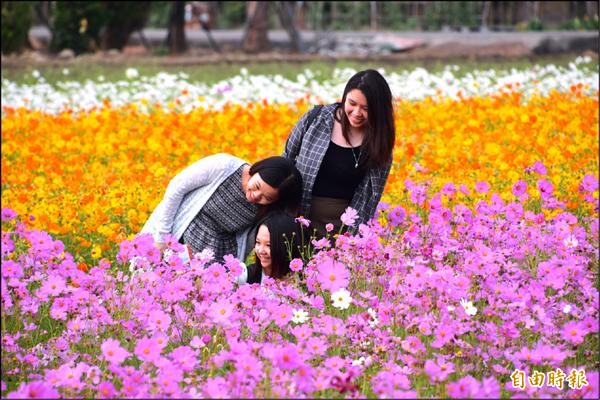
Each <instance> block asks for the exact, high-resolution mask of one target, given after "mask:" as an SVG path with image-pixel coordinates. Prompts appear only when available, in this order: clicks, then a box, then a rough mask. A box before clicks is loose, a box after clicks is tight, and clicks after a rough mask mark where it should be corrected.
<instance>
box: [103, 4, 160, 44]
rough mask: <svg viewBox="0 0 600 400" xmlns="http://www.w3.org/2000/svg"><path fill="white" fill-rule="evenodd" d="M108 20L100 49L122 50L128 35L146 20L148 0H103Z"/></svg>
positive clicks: (149, 5)
mask: <svg viewBox="0 0 600 400" xmlns="http://www.w3.org/2000/svg"><path fill="white" fill-rule="evenodd" d="M103 5H104V7H105V8H106V10H107V12H108V22H107V25H106V29H105V30H104V32H103V34H102V49H104V50H108V49H119V50H122V49H123V47H125V45H126V44H127V41H128V40H129V36H131V34H132V33H133V32H135V31H139V30H141V29H142V28H143V27H144V26H145V25H146V22H147V21H148V16H149V14H150V9H151V5H152V2H150V1H104V2H103Z"/></svg>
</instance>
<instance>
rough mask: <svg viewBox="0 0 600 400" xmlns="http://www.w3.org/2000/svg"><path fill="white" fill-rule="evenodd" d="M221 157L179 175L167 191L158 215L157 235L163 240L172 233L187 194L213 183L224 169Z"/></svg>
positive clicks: (202, 162)
mask: <svg viewBox="0 0 600 400" xmlns="http://www.w3.org/2000/svg"><path fill="white" fill-rule="evenodd" d="M223 166H224V165H223V162H222V161H221V158H220V157H219V155H218V154H217V155H212V156H208V157H205V158H202V159H200V160H198V161H196V162H195V163H193V164H191V165H190V166H188V167H186V168H185V169H184V170H183V171H181V172H180V173H178V174H177V175H176V176H175V177H174V178H173V179H171V182H169V185H168V186H167V190H166V191H165V195H164V197H163V200H162V202H161V203H162V204H161V207H160V209H157V210H156V211H158V212H159V214H158V215H157V233H158V235H159V236H160V237H161V238H162V237H164V235H167V234H170V233H172V228H173V220H174V219H175V215H176V214H177V211H178V210H179V206H180V205H181V202H182V200H183V198H184V196H185V195H186V194H188V193H189V192H191V191H193V190H195V189H198V188H199V187H202V186H204V185H207V184H209V183H210V182H212V181H213V180H214V179H216V177H217V176H218V174H219V173H220V171H221V170H222V168H223Z"/></svg>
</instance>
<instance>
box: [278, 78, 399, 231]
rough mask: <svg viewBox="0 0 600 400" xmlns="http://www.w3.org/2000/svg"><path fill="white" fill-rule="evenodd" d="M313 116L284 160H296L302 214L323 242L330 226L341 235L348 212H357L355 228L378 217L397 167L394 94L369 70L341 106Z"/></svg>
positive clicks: (300, 126) (303, 122)
mask: <svg viewBox="0 0 600 400" xmlns="http://www.w3.org/2000/svg"><path fill="white" fill-rule="evenodd" d="M314 111H315V110H314V109H313V110H311V111H309V112H307V113H306V114H304V115H303V116H302V118H300V120H299V121H298V123H297V124H296V126H295V127H294V129H293V130H292V132H291V134H290V136H289V137H288V139H287V142H286V145H285V150H284V152H283V156H284V157H287V158H290V159H295V160H296V166H297V167H298V170H299V171H300V173H301V174H302V180H303V193H302V201H301V205H300V213H301V215H304V216H307V218H308V219H309V220H310V221H311V226H312V227H313V228H314V229H316V230H317V235H318V236H321V237H323V236H325V235H326V233H327V231H328V230H327V229H326V227H327V225H328V224H332V225H333V231H334V232H337V231H339V229H340V228H341V225H342V224H341V221H340V216H341V215H342V214H343V213H344V211H345V209H346V208H347V207H352V208H353V209H355V210H356V211H357V213H358V216H357V219H356V221H355V223H354V226H355V227H357V226H358V225H359V224H361V223H367V222H368V220H369V219H371V218H372V217H373V215H374V213H375V209H376V207H377V204H378V203H379V200H380V199H381V195H382V194H383V189H384V187H385V183H386V181H387V177H388V175H389V172H390V168H391V165H392V156H393V154H392V152H393V147H394V140H395V127H394V112H393V104H392V92H391V90H390V87H389V85H388V84H387V82H386V80H385V78H384V77H383V76H382V75H381V74H380V73H379V72H377V71H375V70H372V69H368V70H365V71H361V72H358V73H356V74H355V75H354V76H353V77H352V78H350V80H349V81H348V83H347V84H346V88H345V89H344V94H343V97H342V101H341V103H334V104H329V105H325V106H323V107H322V108H321V109H320V110H319V111H318V116H316V118H315V117H314V114H312V113H313V112H314ZM311 114H312V115H311ZM313 118H314V120H313ZM311 120H312V121H311ZM329 228H330V229H329V230H331V227H329Z"/></svg>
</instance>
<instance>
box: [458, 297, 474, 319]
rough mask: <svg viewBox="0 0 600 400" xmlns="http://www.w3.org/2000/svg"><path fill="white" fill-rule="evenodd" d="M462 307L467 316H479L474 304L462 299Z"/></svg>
mask: <svg viewBox="0 0 600 400" xmlns="http://www.w3.org/2000/svg"><path fill="white" fill-rule="evenodd" d="M460 305H461V306H462V307H463V308H464V309H465V312H466V313H467V315H475V314H477V308H476V307H475V306H474V305H473V302H471V301H467V300H465V299H460Z"/></svg>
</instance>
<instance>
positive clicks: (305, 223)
mask: <svg viewBox="0 0 600 400" xmlns="http://www.w3.org/2000/svg"><path fill="white" fill-rule="evenodd" d="M296 222H298V223H299V224H300V225H302V226H304V227H306V228H308V226H309V225H310V220H309V219H306V218H304V217H303V216H299V217H298V218H296Z"/></svg>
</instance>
